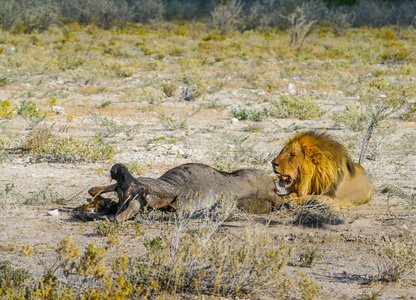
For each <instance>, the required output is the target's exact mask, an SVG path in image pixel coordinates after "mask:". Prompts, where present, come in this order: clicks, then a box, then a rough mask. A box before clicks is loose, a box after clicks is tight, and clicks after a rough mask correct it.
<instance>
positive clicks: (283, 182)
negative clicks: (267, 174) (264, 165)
mask: <svg viewBox="0 0 416 300" xmlns="http://www.w3.org/2000/svg"><path fill="white" fill-rule="evenodd" d="M275 173H276V174H277V177H278V178H279V186H281V187H287V186H289V185H290V184H291V182H292V177H291V176H289V175H283V174H280V173H278V172H275Z"/></svg>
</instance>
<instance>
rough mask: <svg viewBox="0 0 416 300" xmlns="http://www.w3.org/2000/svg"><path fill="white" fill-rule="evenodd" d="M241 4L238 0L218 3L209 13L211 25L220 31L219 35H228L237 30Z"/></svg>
mask: <svg viewBox="0 0 416 300" xmlns="http://www.w3.org/2000/svg"><path fill="white" fill-rule="evenodd" d="M242 7H243V4H242V3H241V1H240V0H231V1H227V2H224V3H220V4H219V5H218V6H216V7H215V8H214V10H213V11H212V12H211V17H212V24H213V25H214V27H215V28H217V29H219V30H221V34H228V33H230V32H232V31H234V30H236V29H237V26H238V25H239V23H240V21H241V20H240V15H241V10H242Z"/></svg>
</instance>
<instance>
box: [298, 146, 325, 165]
mask: <svg viewBox="0 0 416 300" xmlns="http://www.w3.org/2000/svg"><path fill="white" fill-rule="evenodd" d="M302 148H303V152H304V153H305V157H307V158H309V159H310V160H311V161H312V163H314V164H317V163H319V161H320V158H321V151H319V148H318V147H316V146H315V145H309V144H304V145H302Z"/></svg>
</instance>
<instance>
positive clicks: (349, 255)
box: [0, 79, 416, 299]
mask: <svg viewBox="0 0 416 300" xmlns="http://www.w3.org/2000/svg"><path fill="white" fill-rule="evenodd" d="M35 80H37V79H33V81H35ZM44 80H45V82H48V84H49V86H48V88H54V89H56V90H60V91H63V92H65V93H66V94H67V97H66V98H65V100H64V101H63V102H62V103H58V104H59V105H60V106H62V107H63V108H64V109H65V114H63V115H55V116H54V120H51V119H50V118H48V120H47V121H46V122H47V124H49V125H50V124H52V123H55V125H54V128H55V129H56V130H57V131H58V130H59V129H62V128H65V131H66V134H75V135H82V136H90V137H92V136H94V134H96V133H97V132H99V131H100V130H101V131H102V130H104V129H103V128H102V127H100V126H98V125H97V124H96V123H94V121H92V119H91V117H90V115H89V114H88V111H95V112H99V113H100V115H101V116H102V117H104V116H106V117H109V118H113V119H114V120H115V121H116V122H118V123H119V124H122V123H123V122H124V123H126V124H130V125H135V124H139V127H138V128H137V129H135V130H134V131H133V132H132V133H131V134H129V136H127V135H126V134H125V133H123V132H121V133H118V134H116V135H115V136H113V137H111V138H109V139H108V140H109V141H114V142H116V145H117V147H118V150H119V153H118V154H116V155H115V157H114V158H113V160H112V161H104V162H95V163H85V162H79V163H51V162H39V163H34V162H33V161H32V163H31V162H30V161H29V159H28V155H27V154H8V155H7V156H6V157H5V159H4V160H3V162H1V163H0V169H1V172H0V189H4V188H5V186H6V184H8V183H11V182H13V183H14V185H15V188H14V190H13V191H12V192H11V193H9V194H8V195H6V196H4V197H3V198H0V260H8V261H11V262H12V265H13V266H15V267H24V268H26V269H28V270H29V271H30V273H31V274H33V275H34V276H35V277H36V276H38V275H39V274H42V273H43V272H45V270H46V269H47V268H49V267H51V266H52V265H53V264H54V263H55V262H56V259H55V250H54V249H55V248H56V246H57V244H58V243H59V241H60V240H61V239H62V238H64V237H67V236H69V235H70V234H72V235H73V240H74V241H75V242H76V243H77V245H78V246H79V247H80V248H81V249H84V247H85V246H86V245H87V244H88V243H89V242H91V241H94V240H97V241H98V242H99V243H101V244H104V243H105V240H106V239H105V238H103V237H100V236H97V234H96V230H95V227H96V222H84V221H80V220H77V219H75V218H73V217H72V214H71V210H72V208H74V207H76V206H78V205H81V204H83V203H84V202H85V199H86V197H87V193H86V191H87V190H88V189H89V188H90V187H91V186H94V185H102V184H107V183H108V182H109V177H108V174H109V169H110V167H111V165H112V163H114V162H123V163H127V164H132V163H133V162H136V163H137V164H138V165H140V166H141V167H142V169H143V173H145V174H146V176H159V175H161V174H162V173H163V172H165V171H166V170H167V169H169V168H171V167H174V166H176V165H179V164H181V163H186V162H201V163H206V164H210V165H212V166H217V167H218V165H225V164H226V165H227V166H229V167H231V168H234V169H237V168H243V167H253V166H254V167H256V168H261V169H264V170H267V171H268V172H269V173H270V176H273V175H272V172H271V165H270V160H271V158H272V157H273V155H275V154H276V153H278V152H279V151H280V149H281V148H282V146H283V143H284V141H285V139H286V138H288V137H290V136H291V135H293V132H294V131H295V130H298V129H320V128H327V129H328V131H329V132H330V133H331V134H333V135H334V136H335V137H336V138H337V139H338V140H340V141H341V142H343V143H344V144H345V145H348V146H349V147H350V149H351V153H352V156H353V158H354V160H356V159H357V157H358V155H357V153H358V151H359V145H360V143H361V139H362V136H363V133H359V134H357V133H352V132H348V131H347V130H345V129H343V128H337V130H330V129H331V128H332V127H333V126H332V121H331V120H330V118H329V117H328V115H325V116H324V117H322V118H321V119H320V120H318V119H316V120H308V121H299V120H296V119H272V118H268V119H265V120H263V121H261V122H259V123H256V122H252V121H239V122H232V121H231V116H230V111H231V109H232V107H236V106H237V105H241V106H244V105H245V104H247V103H248V102H249V99H250V95H249V94H245V92H244V91H220V92H218V93H216V94H215V95H208V96H206V97H205V98H204V99H200V100H198V101H196V102H184V101H178V99H166V100H164V101H162V103H160V104H157V105H154V106H153V107H152V109H146V107H148V106H147V104H143V103H126V102H121V101H118V100H117V93H116V92H114V93H112V92H108V91H107V92H104V93H98V94H88V95H85V94H82V91H77V90H76V89H74V88H73V87H72V88H70V89H69V87H68V84H65V83H56V82H57V81H54V80H50V81H48V80H47V79H44ZM107 84H108V85H114V86H120V85H123V84H124V85H126V86H127V85H131V84H132V82H131V80H130V81H125V82H123V81H119V82H112V83H107ZM16 85H17V84H16ZM74 85H75V84H74ZM45 86H46V83H45ZM12 87H13V86H9V89H8V90H5V91H2V92H1V93H0V95H1V99H6V98H7V97H8V96H9V95H10V93H12ZM75 87H76V86H75ZM15 88H16V89H23V88H22V86H16V87H15ZM68 90H69V91H68ZM40 93H41V92H39V94H40ZM39 98H41V97H40V96H39ZM85 98H90V99H91V100H90V101H89V102H88V103H87V104H85V102H84V103H83V102H82V101H81V99H85ZM107 100H111V101H112V104H111V105H109V106H108V107H106V108H103V109H98V108H96V106H97V105H99V104H101V103H103V102H104V101H107ZM175 100H176V101H175ZM212 101H215V103H216V104H217V105H216V106H213V107H211V108H206V107H203V106H201V103H212ZM35 102H37V103H38V104H39V105H40V107H41V108H43V109H48V108H47V106H45V105H43V106H42V105H41V101H37V100H36V97H35ZM323 104H324V105H325V106H326V107H333V106H335V105H337V104H336V103H330V102H328V101H326V102H323ZM266 105H267V103H257V104H255V105H254V106H251V107H254V108H258V109H261V108H263V107H264V106H266ZM162 112H163V113H165V114H166V115H171V114H173V118H174V119H175V118H176V120H181V121H183V122H184V123H185V125H184V126H182V127H183V128H175V126H173V127H172V128H168V127H167V126H168V125H164V124H163V123H162V122H161V118H160V116H161V113H162ZM67 115H73V116H74V120H73V121H72V122H68V121H67V118H66V116H67ZM11 124H13V126H15V127H17V128H20V130H21V131H22V132H23V131H24V128H25V127H27V124H25V123H24V121H23V120H22V119H21V118H19V117H18V116H16V117H14V118H13V119H12V120H11ZM387 125H389V126H390V130H391V131H389V133H388V134H387V135H385V136H383V137H377V136H376V137H374V142H375V143H378V144H377V145H378V147H377V148H374V149H373V150H370V151H372V152H370V154H371V155H372V157H373V159H372V160H369V159H367V160H366V161H365V162H364V167H365V169H366V170H367V172H368V174H369V177H370V178H371V180H372V183H373V185H374V187H375V194H374V199H373V200H372V201H371V202H370V203H369V204H367V205H363V206H360V207H354V208H348V209H343V210H341V212H339V213H337V219H338V221H339V222H337V224H336V225H325V226H323V227H322V228H316V227H308V226H302V225H298V224H295V223H294V222H293V221H294V220H295V219H296V216H295V215H294V214H293V213H291V212H289V211H283V212H273V213H271V214H269V215H259V216H253V218H252V220H247V221H239V222H236V221H234V222H228V223H226V226H224V228H223V230H224V231H225V232H227V233H228V234H236V235H237V234H239V232H242V231H243V230H242V229H244V228H250V230H254V231H255V230H259V231H267V232H268V233H269V234H270V235H271V236H272V237H273V239H275V241H276V243H280V242H281V241H286V242H287V243H288V244H289V245H291V246H294V247H295V249H297V250H296V251H295V253H294V254H293V257H292V259H291V263H290V264H289V265H288V266H287V267H286V269H285V272H286V273H287V274H288V276H294V275H296V274H298V273H307V274H310V275H312V276H313V278H314V280H315V282H316V283H317V284H319V285H321V286H323V289H322V290H321V292H320V293H319V296H318V298H322V299H357V298H360V297H362V295H363V294H367V295H371V294H372V293H373V292H378V291H381V296H380V297H379V299H416V277H415V276H414V274H411V275H410V276H409V277H407V278H405V279H403V280H401V281H400V282H398V283H394V284H388V285H386V286H384V284H382V283H374V284H372V285H368V284H366V283H367V282H368V280H369V279H370V278H371V276H372V275H373V274H374V275H377V274H378V270H377V266H378V260H377V259H376V258H375V256H374V255H373V252H372V249H373V247H374V246H375V245H377V244H378V243H380V242H381V241H386V240H387V241H388V240H389V239H391V238H393V237H398V238H400V237H401V238H402V239H406V237H408V236H410V235H411V234H414V232H415V230H416V224H415V220H416V213H415V212H416V210H415V208H413V206H412V205H415V204H416V203H414V201H415V200H414V199H413V200H410V199H406V198H405V197H401V196H400V195H397V194H395V195H391V196H390V197H388V193H382V188H381V187H382V186H383V185H384V184H392V185H398V186H400V187H401V188H402V190H404V191H405V192H406V193H407V194H409V195H411V194H415V192H416V176H415V174H416V167H415V166H416V163H415V162H416V156H415V154H414V153H413V154H410V155H407V156H406V157H403V155H402V154H401V151H400V148H397V147H399V146H400V142H399V141H400V138H401V136H402V135H403V134H404V133H413V134H414V133H415V129H416V125H415V124H414V123H412V122H407V123H406V122H399V121H394V122H391V123H390V124H387ZM249 126H252V127H255V126H257V127H256V130H255V131H253V130H251V131H250V130H247V128H249ZM177 127H180V126H177ZM247 136H248V138H247V139H246V140H243V138H245V137H247ZM241 145H243V146H244V147H242V148H244V149H241V147H240V146H241ZM395 145H397V147H396V146H395ZM239 147H240V148H239ZM395 148H397V149H395ZM384 149H387V150H384ZM390 149H392V150H390ZM396 150H397V151H396ZM377 151H379V153H376V152H377ZM136 176H138V175H137V174H136ZM40 191H46V193H48V192H51V193H53V195H59V196H60V197H62V198H64V202H65V203H64V204H63V205H60V204H52V203H50V202H49V203H46V204H40V205H27V204H24V203H25V202H27V200H28V199H32V198H33V197H35V196H38V195H39V192H40ZM387 200H388V201H387ZM412 201H413V202H412ZM53 209H59V215H57V216H49V215H48V214H47V213H48V211H51V210H53ZM129 224H131V225H130V226H129V227H128V228H129V230H128V231H127V232H126V233H123V234H121V245H122V246H120V247H119V248H118V250H119V251H122V252H124V253H128V254H131V255H139V254H140V252H141V251H143V250H144V248H143V246H142V244H141V243H140V237H135V236H134V232H133V231H134V229H133V228H134V226H133V221H129ZM143 227H144V229H145V230H146V235H148V236H153V235H155V234H157V232H158V230H159V226H158V225H157V224H144V225H143ZM29 244H31V245H33V248H34V249H35V251H36V254H35V256H34V257H32V258H27V257H23V256H22V245H29ZM307 246H312V247H314V248H315V247H316V248H317V249H318V251H319V254H320V256H321V257H320V259H318V260H317V261H316V264H315V265H314V266H313V267H311V268H301V267H299V266H297V265H296V262H297V260H298V258H299V253H300V252H301V251H302V249H306V248H307Z"/></svg>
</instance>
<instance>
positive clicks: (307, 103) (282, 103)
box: [271, 95, 324, 120]
mask: <svg viewBox="0 0 416 300" xmlns="http://www.w3.org/2000/svg"><path fill="white" fill-rule="evenodd" d="M271 104H272V108H273V111H272V114H273V115H274V116H276V117H278V118H299V119H301V120H309V119H313V118H318V117H320V116H322V115H323V113H324V111H323V108H322V105H321V104H320V103H319V102H318V101H317V100H316V97H314V96H310V95H305V96H303V97H300V96H289V95H287V96H281V97H280V99H279V100H276V101H272V102H271Z"/></svg>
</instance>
